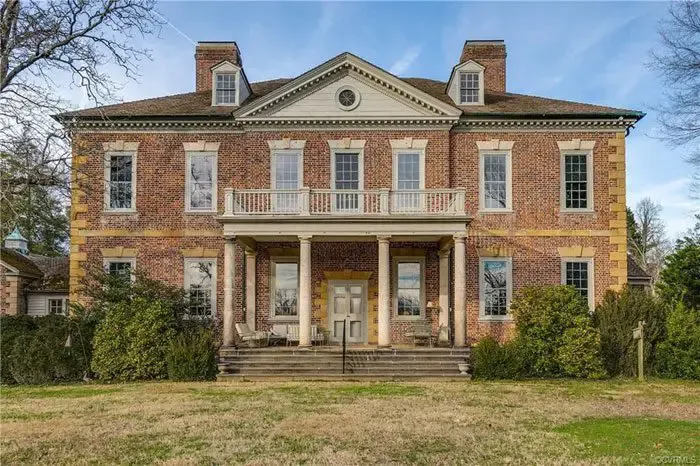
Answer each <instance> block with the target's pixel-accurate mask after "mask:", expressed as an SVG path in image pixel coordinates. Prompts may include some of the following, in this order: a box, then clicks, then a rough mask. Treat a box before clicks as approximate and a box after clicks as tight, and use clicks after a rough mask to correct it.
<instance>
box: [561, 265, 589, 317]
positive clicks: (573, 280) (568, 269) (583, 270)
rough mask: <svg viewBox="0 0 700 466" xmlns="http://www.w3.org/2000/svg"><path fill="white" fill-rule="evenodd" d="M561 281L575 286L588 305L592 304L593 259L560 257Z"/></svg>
mask: <svg viewBox="0 0 700 466" xmlns="http://www.w3.org/2000/svg"><path fill="white" fill-rule="evenodd" d="M561 268H562V270H561V282H562V284H563V285H569V286H573V287H574V288H576V291H578V292H579V293H581V296H583V298H584V299H585V300H586V302H587V303H588V305H589V306H591V307H592V306H593V259H592V258H583V259H577V258H571V259H562V265H561Z"/></svg>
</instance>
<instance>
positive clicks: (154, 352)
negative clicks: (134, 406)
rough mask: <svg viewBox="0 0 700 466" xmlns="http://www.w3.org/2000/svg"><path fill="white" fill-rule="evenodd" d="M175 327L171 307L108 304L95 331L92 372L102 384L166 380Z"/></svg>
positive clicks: (161, 303) (146, 303) (137, 300)
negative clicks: (118, 381)
mask: <svg viewBox="0 0 700 466" xmlns="http://www.w3.org/2000/svg"><path fill="white" fill-rule="evenodd" d="M177 325H178V317H177V315H176V314H175V313H174V312H173V309H172V307H170V306H169V305H168V303H167V302H164V301H161V300H152V301H148V300H146V299H144V298H141V297H139V298H135V299H132V300H130V301H127V300H125V301H123V302H117V303H113V304H111V305H110V308H109V309H108V310H107V312H106V313H105V316H104V318H103V319H102V321H101V322H100V323H99V324H98V326H97V330H96V331H95V337H94V339H93V357H92V370H93V371H94V372H95V373H96V374H97V376H98V377H99V378H101V379H103V380H137V379H162V378H165V377H166V376H167V364H166V355H167V352H168V347H169V345H170V342H171V340H172V339H173V337H174V336H175V334H176V328H177Z"/></svg>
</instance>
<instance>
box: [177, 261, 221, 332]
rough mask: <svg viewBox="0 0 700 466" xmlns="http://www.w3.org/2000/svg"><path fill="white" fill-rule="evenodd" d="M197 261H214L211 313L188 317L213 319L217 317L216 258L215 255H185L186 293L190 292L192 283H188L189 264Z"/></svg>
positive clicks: (184, 278)
mask: <svg viewBox="0 0 700 466" xmlns="http://www.w3.org/2000/svg"><path fill="white" fill-rule="evenodd" d="M197 262H211V263H212V273H211V275H212V279H211V314H210V315H209V316H188V318H195V317H196V318H200V319H205V318H210V319H213V318H214V317H216V313H217V310H216V281H217V271H216V265H217V264H216V258H215V257H185V261H184V263H183V265H184V268H183V270H184V274H183V280H182V281H183V286H184V288H185V293H189V292H190V284H189V283H187V266H188V265H189V264H191V263H197Z"/></svg>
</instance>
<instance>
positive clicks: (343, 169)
mask: <svg viewBox="0 0 700 466" xmlns="http://www.w3.org/2000/svg"><path fill="white" fill-rule="evenodd" d="M362 165H363V164H362V155H361V153H360V152H357V151H354V152H351V151H342V152H341V151H336V152H333V180H332V182H333V190H334V191H336V192H335V193H334V194H333V210H334V211H340V212H347V211H358V210H360V209H361V205H360V204H361V202H362V199H361V196H360V195H359V193H358V191H359V190H361V189H362V178H363V176H362ZM343 191H348V192H343Z"/></svg>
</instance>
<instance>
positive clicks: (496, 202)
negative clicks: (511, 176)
mask: <svg viewBox="0 0 700 466" xmlns="http://www.w3.org/2000/svg"><path fill="white" fill-rule="evenodd" d="M506 157H507V156H506V155H485V156H484V207H485V208H487V209H505V208H506V206H507V199H506V176H507V175H506V160H507V159H506Z"/></svg>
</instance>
